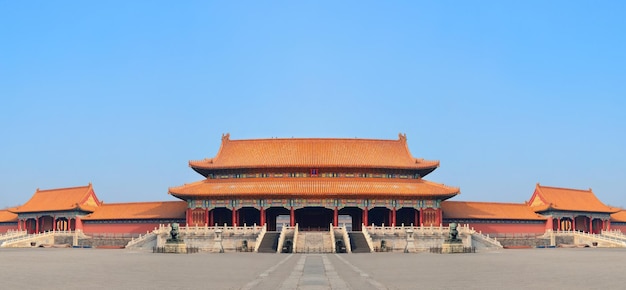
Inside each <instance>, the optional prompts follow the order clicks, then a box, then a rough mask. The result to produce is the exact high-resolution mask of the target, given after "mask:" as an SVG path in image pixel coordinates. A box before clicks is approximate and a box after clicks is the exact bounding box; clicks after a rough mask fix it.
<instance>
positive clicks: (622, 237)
mask: <svg viewBox="0 0 626 290" xmlns="http://www.w3.org/2000/svg"><path fill="white" fill-rule="evenodd" d="M602 236H605V237H611V238H615V239H619V240H622V241H626V235H624V234H623V233H622V231H620V230H602Z"/></svg>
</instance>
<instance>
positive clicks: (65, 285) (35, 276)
mask: <svg viewBox="0 0 626 290" xmlns="http://www.w3.org/2000/svg"><path fill="white" fill-rule="evenodd" d="M625 261H626V249H595V248H585V249H526V250H498V251H486V252H481V253H476V254H451V255H441V254H429V253H422V254H402V253H372V254H369V253H368V254H258V253H257V254H255V253H227V254H203V253H199V254H153V253H149V252H142V251H131V250H102V249H0V289H272V290H274V289H307V290H308V289H338V290H343V289H359V290H361V289H363V290H368V289H537V288H544V289H624V287H625V286H624V285H626V275H624V270H623V269H624V264H625V263H624V262H625Z"/></svg>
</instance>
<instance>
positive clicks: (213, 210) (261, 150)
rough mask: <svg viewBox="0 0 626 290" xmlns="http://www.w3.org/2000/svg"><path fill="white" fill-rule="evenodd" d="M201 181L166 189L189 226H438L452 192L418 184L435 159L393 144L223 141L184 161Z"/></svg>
mask: <svg viewBox="0 0 626 290" xmlns="http://www.w3.org/2000/svg"><path fill="white" fill-rule="evenodd" d="M189 166H190V167H191V168H192V169H193V170H195V171H196V172H198V173H199V174H201V175H202V176H203V177H204V179H203V180H200V181H198V182H195V183H191V184H185V185H183V186H179V187H172V188H170V189H169V192H170V194H171V195H173V196H175V197H178V198H180V199H182V200H184V201H186V202H187V204H188V209H187V221H188V223H191V224H192V225H195V224H198V225H205V224H209V225H214V224H217V225H222V224H227V225H242V224H247V225H251V224H260V225H263V224H267V225H268V230H275V229H276V226H277V224H276V223H277V222H276V221H277V218H278V217H279V216H288V217H289V218H288V223H289V224H290V225H291V226H293V225H294V224H295V223H298V224H299V226H300V228H302V229H328V228H329V227H330V225H334V226H337V224H338V221H339V216H345V217H349V218H348V220H349V221H350V223H351V228H352V229H354V230H358V229H360V227H361V224H366V225H370V224H374V225H383V224H385V225H399V224H405V225H439V224H441V223H442V221H443V219H442V211H441V203H442V202H443V201H444V200H446V199H448V198H451V197H453V196H455V195H457V194H459V188H457V187H450V186H446V185H443V184H439V183H435V182H430V181H427V180H425V179H424V177H426V176H427V175H428V174H429V173H431V172H432V171H433V170H435V169H436V168H437V167H438V166H439V162H438V161H429V160H424V159H419V158H415V157H413V156H412V155H411V153H410V151H409V148H408V145H407V140H406V136H405V135H400V136H399V138H398V139H397V140H375V139H323V138H319V139H300V138H290V139H289V138H287V139H281V138H274V139H254V140H231V139H230V136H229V135H228V134H226V135H224V136H223V137H222V144H221V147H220V149H219V151H218V153H217V155H216V156H215V157H214V158H210V159H204V160H199V161H190V162H189Z"/></svg>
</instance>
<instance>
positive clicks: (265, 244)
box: [257, 232, 280, 253]
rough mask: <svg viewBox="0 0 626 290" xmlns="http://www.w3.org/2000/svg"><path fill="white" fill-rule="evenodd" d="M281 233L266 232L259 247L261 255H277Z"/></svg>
mask: <svg viewBox="0 0 626 290" xmlns="http://www.w3.org/2000/svg"><path fill="white" fill-rule="evenodd" d="M279 235H280V233H279V232H266V233H265V235H264V236H263V239H262V240H261V244H260V245H259V247H258V251H257V252H259V253H276V251H277V250H278V236H279Z"/></svg>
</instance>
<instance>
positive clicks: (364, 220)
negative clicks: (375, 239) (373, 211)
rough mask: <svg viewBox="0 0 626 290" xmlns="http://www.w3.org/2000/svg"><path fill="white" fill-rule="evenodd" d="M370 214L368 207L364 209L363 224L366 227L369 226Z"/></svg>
mask: <svg viewBox="0 0 626 290" xmlns="http://www.w3.org/2000/svg"><path fill="white" fill-rule="evenodd" d="M368 214H369V213H368V211H367V206H366V207H365V208H364V209H363V224H364V225H365V226H367V223H368V220H367V217H368Z"/></svg>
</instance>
